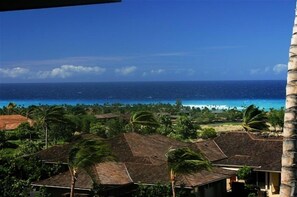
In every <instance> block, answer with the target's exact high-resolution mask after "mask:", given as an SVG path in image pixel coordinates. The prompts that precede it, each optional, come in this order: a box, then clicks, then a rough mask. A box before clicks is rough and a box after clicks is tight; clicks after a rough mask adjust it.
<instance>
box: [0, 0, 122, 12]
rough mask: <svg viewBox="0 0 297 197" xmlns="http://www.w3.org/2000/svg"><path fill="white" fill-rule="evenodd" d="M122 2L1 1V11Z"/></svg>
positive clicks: (68, 0)
mask: <svg viewBox="0 0 297 197" xmlns="http://www.w3.org/2000/svg"><path fill="white" fill-rule="evenodd" d="M120 1H121V0H63V1H61V0H42V1H40V0H26V1H24V0H1V1H0V12H1V11H14V10H27V9H40V8H53V7H65V6H77V5H89V4H101V3H115V2H120Z"/></svg>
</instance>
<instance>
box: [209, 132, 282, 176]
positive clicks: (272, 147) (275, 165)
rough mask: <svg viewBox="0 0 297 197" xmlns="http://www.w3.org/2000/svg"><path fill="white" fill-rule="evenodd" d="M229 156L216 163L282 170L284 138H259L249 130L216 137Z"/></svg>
mask: <svg viewBox="0 0 297 197" xmlns="http://www.w3.org/2000/svg"><path fill="white" fill-rule="evenodd" d="M214 142H215V143H216V144H217V145H218V146H219V147H220V148H221V150H222V151H223V152H224V154H225V155H226V156H227V157H228V158H226V159H222V160H219V161H215V162H214V164H218V165H225V166H232V165H233V166H243V165H248V166H253V167H257V169H255V170H266V171H279V172H280V171H281V156H282V139H281V138H278V139H266V138H259V137H256V136H254V135H251V134H249V133H247V132H230V133H226V134H222V135H220V136H219V137H217V138H215V139H214Z"/></svg>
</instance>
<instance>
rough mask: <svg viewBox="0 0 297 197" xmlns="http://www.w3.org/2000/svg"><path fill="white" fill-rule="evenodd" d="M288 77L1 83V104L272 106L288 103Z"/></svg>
mask: <svg viewBox="0 0 297 197" xmlns="http://www.w3.org/2000/svg"><path fill="white" fill-rule="evenodd" d="M285 85H286V81H273V80H270V81H182V82H124V83H123V82H121V83H120V82H100V83H42V84H39V83H36V84H0V107H3V106H6V105H7V104H8V103H9V102H14V103H16V104H17V105H19V106H29V105H44V104H48V105H62V104H67V105H77V104H86V105H93V104H100V105H103V104H106V103H109V104H114V103H121V104H139V103H140V104H154V103H165V104H167V103H168V104H175V102H176V101H177V100H180V101H181V102H182V104H183V105H185V106H191V107H200V108H202V107H208V108H216V109H228V108H234V107H236V108H237V109H242V108H244V107H246V106H248V105H250V104H254V105H256V106H258V107H259V108H264V109H266V110H269V109H270V108H275V109H279V108H281V107H284V105H285Z"/></svg>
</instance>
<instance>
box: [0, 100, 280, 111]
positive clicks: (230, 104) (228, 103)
mask: <svg viewBox="0 0 297 197" xmlns="http://www.w3.org/2000/svg"><path fill="white" fill-rule="evenodd" d="M9 102H14V103H16V104H17V105H19V106H24V107H27V106H29V105H63V104H68V105H77V104H86V105H93V104H99V105H103V104H106V103H109V104H113V103H122V104H139V103H141V104H153V103H165V104H166V103H169V104H175V102H176V100H117V99H109V100H106V99H105V100H44V99H40V100H1V101H0V107H3V106H6V105H7V104H8V103H9ZM182 104H183V105H184V106H190V107H200V108H203V107H208V108H216V109H228V108H235V107H236V108H237V109H244V108H245V107H247V106H249V105H251V104H254V105H256V106H257V107H259V108H260V109H265V110H269V109H270V108H274V109H280V108H281V107H285V100H284V99H249V100H248V99H237V100H230V99H228V100H182Z"/></svg>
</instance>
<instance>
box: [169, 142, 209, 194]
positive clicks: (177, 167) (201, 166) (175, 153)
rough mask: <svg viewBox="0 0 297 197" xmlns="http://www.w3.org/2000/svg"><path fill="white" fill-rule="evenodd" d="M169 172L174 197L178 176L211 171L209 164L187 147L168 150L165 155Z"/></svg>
mask: <svg viewBox="0 0 297 197" xmlns="http://www.w3.org/2000/svg"><path fill="white" fill-rule="evenodd" d="M166 156H167V162H168V167H169V170H170V180H171V189H172V196H173V197H176V192H175V183H176V177H177V175H178V174H191V173H195V172H198V171H200V170H211V164H210V162H209V161H208V160H207V159H205V158H204V156H203V155H202V154H201V153H199V152H194V151H193V150H191V149H189V148H188V147H185V148H177V149H173V148H171V149H169V151H168V152H167V154H166Z"/></svg>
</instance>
